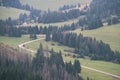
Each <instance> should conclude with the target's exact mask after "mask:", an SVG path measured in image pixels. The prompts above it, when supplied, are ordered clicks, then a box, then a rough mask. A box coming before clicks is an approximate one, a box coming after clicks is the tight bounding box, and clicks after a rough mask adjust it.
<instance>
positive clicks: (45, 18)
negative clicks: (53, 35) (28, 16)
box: [38, 9, 83, 23]
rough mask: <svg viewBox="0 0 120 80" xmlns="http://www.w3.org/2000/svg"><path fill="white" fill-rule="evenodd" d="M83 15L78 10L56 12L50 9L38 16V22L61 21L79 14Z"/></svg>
mask: <svg viewBox="0 0 120 80" xmlns="http://www.w3.org/2000/svg"><path fill="white" fill-rule="evenodd" d="M81 15H83V13H82V12H81V11H80V10H77V9H76V10H70V11H69V12H64V13H63V12H57V11H50V12H44V14H43V15H41V16H38V17H39V18H38V23H55V22H63V21H67V20H69V19H75V18H78V17H79V16H81Z"/></svg>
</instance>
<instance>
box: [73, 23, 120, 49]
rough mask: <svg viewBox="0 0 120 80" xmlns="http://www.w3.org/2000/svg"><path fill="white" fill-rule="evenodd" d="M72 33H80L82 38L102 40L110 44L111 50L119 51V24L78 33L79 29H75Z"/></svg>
mask: <svg viewBox="0 0 120 80" xmlns="http://www.w3.org/2000/svg"><path fill="white" fill-rule="evenodd" d="M73 32H76V33H77V34H79V33H82V34H83V35H84V36H88V37H93V38H94V37H95V38H96V39H97V40H102V41H104V42H105V43H107V44H110V47H111V48H112V49H113V50H118V51H120V37H119V36H120V24H116V25H112V26H105V27H101V28H98V29H94V30H85V31H80V29H77V30H75V31H73Z"/></svg>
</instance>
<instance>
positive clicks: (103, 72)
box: [19, 38, 120, 79]
mask: <svg viewBox="0 0 120 80" xmlns="http://www.w3.org/2000/svg"><path fill="white" fill-rule="evenodd" d="M44 39H45V38H40V39H36V40H31V41H27V42H24V43H22V44H20V45H19V48H21V49H23V50H26V51H30V52H36V51H34V50H31V49H27V48H26V47H24V45H26V44H29V43H31V42H35V41H39V40H44ZM81 67H82V68H85V69H88V70H91V71H96V72H98V73H102V74H105V75H108V76H111V77H114V78H117V79H120V76H118V75H115V74H111V73H108V72H105V71H101V70H97V69H95V68H91V67H87V66H84V65H81Z"/></svg>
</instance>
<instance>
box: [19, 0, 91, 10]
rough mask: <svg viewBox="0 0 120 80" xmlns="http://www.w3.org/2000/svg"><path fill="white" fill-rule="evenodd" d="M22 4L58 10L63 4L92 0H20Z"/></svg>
mask: <svg viewBox="0 0 120 80" xmlns="http://www.w3.org/2000/svg"><path fill="white" fill-rule="evenodd" d="M20 1H21V3H22V4H29V5H31V6H33V7H35V8H37V9H41V10H48V8H49V9H50V10H57V9H58V8H59V7H60V6H63V5H71V4H72V5H74V4H78V3H81V4H83V3H88V2H90V1H91V0H20Z"/></svg>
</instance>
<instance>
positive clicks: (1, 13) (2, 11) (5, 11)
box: [0, 6, 29, 20]
mask: <svg viewBox="0 0 120 80" xmlns="http://www.w3.org/2000/svg"><path fill="white" fill-rule="evenodd" d="M21 13H26V14H27V15H29V11H25V10H21V9H16V8H11V7H1V6H0V19H2V20H6V19H7V18H8V17H11V18H12V19H18V18H19V14H21Z"/></svg>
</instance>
